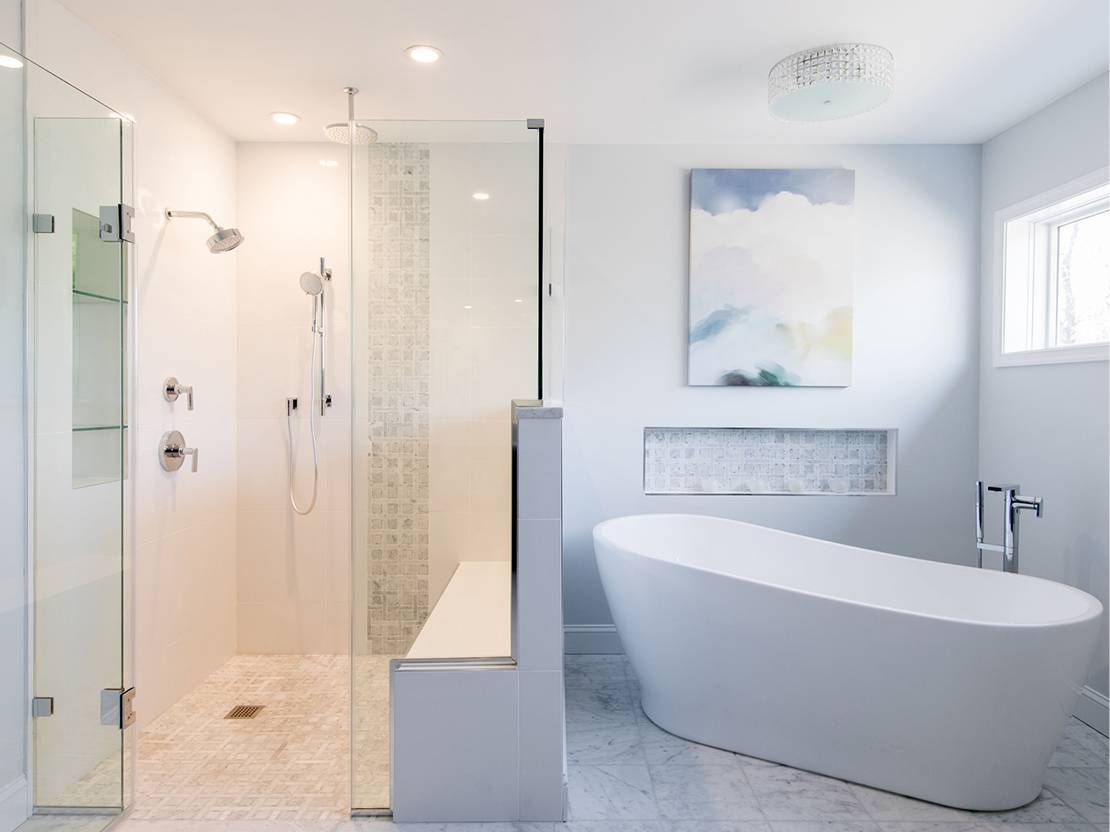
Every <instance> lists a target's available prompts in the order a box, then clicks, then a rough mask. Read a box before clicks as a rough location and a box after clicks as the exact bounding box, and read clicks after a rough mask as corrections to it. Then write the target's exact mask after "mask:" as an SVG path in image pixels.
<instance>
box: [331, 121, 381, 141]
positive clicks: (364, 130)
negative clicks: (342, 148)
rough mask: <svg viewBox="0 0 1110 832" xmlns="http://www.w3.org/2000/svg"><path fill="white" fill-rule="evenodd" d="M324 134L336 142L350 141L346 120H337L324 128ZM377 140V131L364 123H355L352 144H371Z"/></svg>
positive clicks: (348, 125)
mask: <svg viewBox="0 0 1110 832" xmlns="http://www.w3.org/2000/svg"><path fill="white" fill-rule="evenodd" d="M324 134H325V135H326V136H327V137H328V139H329V140H330V141H333V142H335V143H336V144H349V143H352V142H351V125H350V124H349V123H348V122H346V121H337V122H336V123H335V124H329V125H328V126H327V127H325V128H324ZM377 140H378V131H377V130H374V129H373V128H370V127H367V126H366V125H365V124H356V125H355V140H354V142H353V144H356V145H359V146H363V145H368V144H373V143H374V142H376V141H377Z"/></svg>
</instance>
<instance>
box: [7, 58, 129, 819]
mask: <svg viewBox="0 0 1110 832" xmlns="http://www.w3.org/2000/svg"><path fill="white" fill-rule="evenodd" d="M0 54H3V55H4V56H5V57H6V58H7V60H6V61H5V62H4V68H3V69H0V73H2V77H0V94H2V95H3V101H2V106H3V109H4V111H5V128H4V133H3V135H2V142H3V153H4V159H3V163H4V166H5V170H6V171H10V172H12V173H13V174H15V175H14V176H13V177H12V178H11V179H10V180H8V181H10V182H11V185H10V186H9V187H8V188H6V189H5V193H4V197H3V198H4V201H5V208H6V209H11V210H10V221H9V222H7V223H6V224H5V228H4V232H3V233H4V234H5V236H6V237H7V238H8V239H6V240H5V246H6V247H8V246H9V244H10V248H8V249H7V250H8V251H9V255H11V254H15V253H17V252H18V253H19V254H20V255H21V256H19V257H18V263H17V264H15V263H13V265H14V266H15V267H14V268H5V272H4V283H5V285H4V297H5V303H4V305H3V309H2V310H0V314H3V316H4V326H3V328H4V329H5V331H6V333H8V332H11V331H15V332H18V333H19V334H20V335H21V336H22V337H21V338H19V339H18V341H19V343H17V342H16V340H17V339H11V340H12V343H10V344H8V345H6V346H8V347H11V348H13V349H12V350H11V352H10V353H8V352H7V351H6V357H5V365H4V368H3V370H4V373H5V374H6V375H7V374H11V375H12V376H13V379H12V380H10V381H11V383H6V385H5V386H6V387H8V388H9V389H18V390H22V391H23V395H22V396H21V397H20V400H19V401H18V402H13V401H11V400H10V399H5V402H4V405H5V408H4V418H5V420H6V421H8V420H11V421H12V422H13V426H15V424H16V423H18V428H17V429H16V430H14V431H12V432H10V433H8V432H7V431H6V433H8V435H9V436H23V437H25V438H26V441H25V442H22V443H20V446H19V456H21V457H22V459H21V460H20V462H21V464H17V465H14V466H5V469H6V470H5V476H6V477H7V474H8V472H10V471H13V470H14V471H19V472H20V478H21V479H23V478H24V477H25V479H23V481H22V482H16V481H15V480H14V478H9V479H11V480H12V481H10V482H5V488H6V490H8V491H9V492H11V493H13V496H14V495H15V494H18V495H19V496H20V497H21V498H22V499H13V500H11V503H12V504H13V505H14V506H17V507H18V509H19V511H20V514H21V515H22V520H21V522H20V523H19V524H18V527H14V526H8V525H7V524H6V528H8V531H6V532H5V535H6V536H10V539H6V540H5V541H4V544H5V545H4V547H3V553H4V554H3V558H4V562H3V564H2V569H3V573H4V578H5V579H6V580H10V579H11V578H12V577H14V576H17V575H20V574H22V575H23V578H24V583H23V587H24V594H23V597H22V601H21V603H18V602H17V607H16V608H17V609H20V610H22V611H23V612H24V613H25V612H26V610H27V609H28V606H27V604H28V603H30V609H31V611H32V614H31V615H30V616H29V617H27V616H25V615H24V617H23V620H22V621H20V620H19V617H18V616H16V615H6V616H5V617H4V618H3V626H4V627H5V630H9V629H10V630H11V632H10V633H9V632H7V631H5V632H4V633H3V636H4V640H5V643H7V642H8V641H9V639H10V638H11V637H13V636H18V637H22V639H23V643H25V644H29V645H30V655H29V656H28V661H27V662H26V663H25V664H24V663H22V662H21V663H20V664H21V665H22V669H20V670H18V671H17V667H20V665H15V664H11V665H9V664H8V663H9V662H10V657H8V656H5V657H4V661H5V663H6V667H5V675H7V673H8V672H9V670H10V671H12V672H13V676H12V677H10V678H15V677H20V681H21V682H22V684H19V685H13V686H12V687H13V688H15V689H16V690H17V691H18V694H17V695H18V696H19V699H20V702H19V706H20V707H19V708H18V709H15V713H18V714H21V715H24V716H29V717H30V725H31V729H30V737H29V742H28V743H27V745H26V747H25V749H24V753H23V755H22V756H21V757H20V759H21V761H22V763H23V766H24V768H27V769H29V770H30V772H31V778H30V780H31V784H32V793H31V794H30V795H29V801H28V803H29V805H31V806H33V807H34V811H35V812H36V813H39V814H48V813H56V812H64V813H71V812H82V813H102V814H103V815H105V818H106V820H105V822H108V819H110V817H111V816H112V815H114V814H117V813H119V812H120V811H122V809H123V807H124V806H125V805H126V803H127V794H126V790H127V789H128V788H129V785H130V776H129V772H128V770H127V765H126V764H125V760H127V759H128V758H129V756H130V755H128V754H126V753H125V751H126V744H127V743H126V741H125V740H129V739H130V738H129V737H128V733H127V732H126V731H125V729H126V727H127V725H128V724H129V714H130V707H129V705H130V695H129V693H128V692H129V690H130V688H131V656H130V655H129V652H128V646H127V645H128V644H129V639H128V638H127V636H126V619H127V617H128V615H129V606H130V599H129V598H128V595H127V578H128V577H129V570H128V569H127V564H126V558H127V557H128V551H129V546H128V543H129V541H128V531H127V530H128V528H129V524H130V494H129V480H128V467H129V466H128V441H127V433H128V410H129V408H128V389H129V371H130V370H129V362H128V355H129V353H130V349H129V342H130V338H131V327H130V321H129V318H130V313H129V310H130V306H131V304H130V300H131V298H130V292H131V286H130V284H131V281H130V280H129V262H130V250H129V240H130V239H131V238H130V223H129V219H130V214H129V212H130V208H129V207H128V206H129V205H130V204H131V198H130V190H131V176H130V168H131V165H130V148H131V123H130V122H129V121H128V120H127V119H125V118H123V117H122V116H120V115H119V114H118V113H115V112H114V111H112V110H111V109H110V108H108V107H106V106H105V105H103V104H101V103H100V102H98V101H96V100H95V99H93V98H91V97H90V96H88V95H86V94H84V93H83V92H81V91H80V90H78V89H76V88H75V87H73V86H71V85H69V84H67V83H65V82H64V81H62V80H61V79H59V78H57V77H56V76H54V75H52V74H51V73H49V72H47V71H46V70H43V69H42V68H40V67H38V66H36V65H35V64H34V63H32V62H31V61H28V60H27V59H26V58H24V57H23V56H21V55H19V54H18V53H16V52H15V51H14V50H10V49H7V48H3V49H0ZM8 115H11V116H12V118H11V119H9V118H7V116H8ZM12 259H13V261H14V260H15V259H16V258H15V257H13V258H12ZM9 327H10V329H9ZM8 356H18V361H12V360H10V359H9V357H8ZM21 377H22V380H23V383H20V378H21ZM11 405H16V407H12V406H11ZM9 585H12V584H9ZM13 595H14V593H13ZM13 600H14V599H13ZM25 673H26V678H23V677H24V674H25ZM28 708H29V710H30V713H29V714H28ZM24 724H26V723H24ZM7 734H8V727H7V726H5V736H7ZM8 747H9V748H10V747H11V746H8ZM8 756H10V755H5V763H7V762H8V759H7V758H8ZM5 782H7V780H5Z"/></svg>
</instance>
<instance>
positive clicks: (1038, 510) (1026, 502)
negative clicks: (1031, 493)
mask: <svg viewBox="0 0 1110 832" xmlns="http://www.w3.org/2000/svg"><path fill="white" fill-rule="evenodd" d="M1013 505H1014V508H1015V509H1017V510H1020V509H1023V508H1024V509H1029V510H1031V511H1033V512H1034V513H1035V514H1036V515H1037V517H1043V516H1044V500H1042V499H1041V498H1040V497H1023V496H1021V495H1020V494H1015V495H1014V499H1013Z"/></svg>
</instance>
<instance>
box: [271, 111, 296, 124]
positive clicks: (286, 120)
mask: <svg viewBox="0 0 1110 832" xmlns="http://www.w3.org/2000/svg"><path fill="white" fill-rule="evenodd" d="M270 118H271V119H273V121H274V123H275V124H281V125H284V126H285V127H292V126H293V125H294V124H296V123H297V122H298V121H300V120H301V117H300V116H299V115H297V114H295V113H270Z"/></svg>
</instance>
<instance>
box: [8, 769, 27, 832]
mask: <svg viewBox="0 0 1110 832" xmlns="http://www.w3.org/2000/svg"><path fill="white" fill-rule="evenodd" d="M30 797H31V795H30V793H29V791H28V784H27V778H26V777H20V778H18V779H17V780H13V781H12V782H11V783H8V785H6V786H4V787H3V788H0V832H12V830H13V829H15V828H16V827H17V826H19V825H20V824H22V823H23V822H24V821H25V820H27V817H28V815H29V814H30V808H31V803H30Z"/></svg>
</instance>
